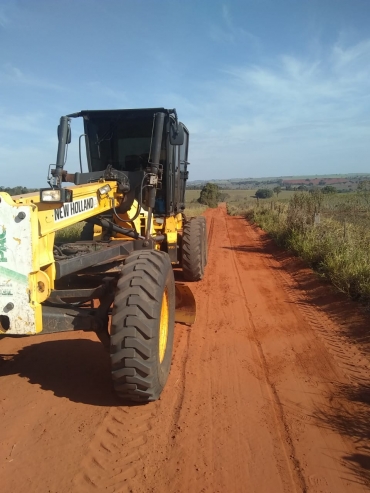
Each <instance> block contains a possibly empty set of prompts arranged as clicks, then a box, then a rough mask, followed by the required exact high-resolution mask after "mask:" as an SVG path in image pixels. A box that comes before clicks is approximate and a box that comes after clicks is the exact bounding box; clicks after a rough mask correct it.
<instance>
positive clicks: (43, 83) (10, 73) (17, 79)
mask: <svg viewBox="0 0 370 493" xmlns="http://www.w3.org/2000/svg"><path fill="white" fill-rule="evenodd" d="M1 75H2V83H3V84H4V83H6V82H8V83H11V84H19V85H25V86H32V87H36V88H38V89H48V90H53V91H64V90H65V88H64V87H62V86H60V85H59V84H54V83H53V82H49V81H47V80H45V79H39V78H37V77H34V76H33V75H30V74H25V73H23V72H22V71H21V70H20V69H19V68H18V67H15V66H14V65H12V64H10V63H6V64H5V65H3V69H2V74H1Z"/></svg>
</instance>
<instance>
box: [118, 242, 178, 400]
mask: <svg viewBox="0 0 370 493" xmlns="http://www.w3.org/2000/svg"><path fill="white" fill-rule="evenodd" d="M174 326H175V281H174V275H173V270H172V266H171V262H170V259H169V257H168V255H167V253H165V252H160V251H156V250H147V251H145V250H143V251H136V252H133V253H131V255H130V256H129V257H127V259H126V261H125V264H124V266H123V269H122V274H121V276H120V279H119V281H118V284H117V292H116V295H115V299H114V305H113V313H112V325H111V336H110V340H111V366H112V379H113V386H114V389H115V392H116V393H117V395H118V397H119V398H122V399H124V400H126V401H135V402H149V401H155V400H157V399H158V398H159V396H160V395H161V392H162V390H163V388H164V386H165V384H166V381H167V378H168V375H169V372H170V367H171V359H172V347H173V335H174Z"/></svg>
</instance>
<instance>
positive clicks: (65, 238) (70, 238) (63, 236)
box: [55, 222, 85, 243]
mask: <svg viewBox="0 0 370 493" xmlns="http://www.w3.org/2000/svg"><path fill="white" fill-rule="evenodd" d="M84 224H85V222H80V223H77V224H73V225H72V226H67V227H66V228H63V229H60V230H59V231H57V232H56V233H55V242H56V243H70V242H74V241H78V240H79V239H80V236H81V231H82V228H83V226H84Z"/></svg>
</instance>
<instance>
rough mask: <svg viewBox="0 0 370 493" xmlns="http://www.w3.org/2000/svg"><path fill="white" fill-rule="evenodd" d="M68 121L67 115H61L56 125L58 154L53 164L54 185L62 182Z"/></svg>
mask: <svg viewBox="0 0 370 493" xmlns="http://www.w3.org/2000/svg"><path fill="white" fill-rule="evenodd" d="M69 121H70V119H69V118H68V117H67V116H62V117H61V118H60V124H59V127H58V139H59V143H58V154H57V162H56V166H55V171H56V172H55V175H54V176H55V179H56V185H57V186H58V187H60V185H61V182H62V171H63V168H64V161H65V155H66V146H67V140H68V134H69Z"/></svg>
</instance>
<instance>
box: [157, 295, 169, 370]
mask: <svg viewBox="0 0 370 493" xmlns="http://www.w3.org/2000/svg"><path fill="white" fill-rule="evenodd" d="M168 312H169V310H168V293H167V288H166V289H165V291H164V293H163V299H162V308H161V318H160V321H159V362H160V363H162V361H163V359H164V355H165V352H166V347H167V339H168Z"/></svg>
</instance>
